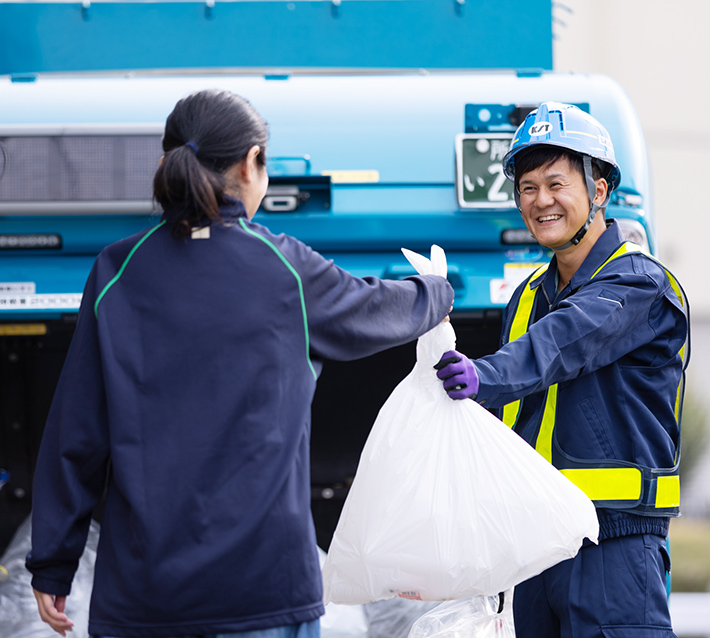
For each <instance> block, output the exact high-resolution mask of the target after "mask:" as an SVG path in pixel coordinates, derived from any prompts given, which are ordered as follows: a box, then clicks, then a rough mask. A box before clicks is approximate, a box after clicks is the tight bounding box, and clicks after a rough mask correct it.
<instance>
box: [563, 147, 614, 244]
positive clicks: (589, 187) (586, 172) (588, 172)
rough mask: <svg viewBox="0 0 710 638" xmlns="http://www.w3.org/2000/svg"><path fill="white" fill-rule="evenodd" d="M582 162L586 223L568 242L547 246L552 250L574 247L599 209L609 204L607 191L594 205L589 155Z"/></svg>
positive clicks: (594, 193)
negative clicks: (598, 202)
mask: <svg viewBox="0 0 710 638" xmlns="http://www.w3.org/2000/svg"><path fill="white" fill-rule="evenodd" d="M582 161H583V163H584V181H585V182H586V183H587V192H588V193H589V202H590V206H589V215H588V216H587V221H586V222H584V226H582V228H580V229H579V230H578V231H577V232H576V233H575V235H574V237H572V239H570V240H569V241H568V242H565V243H564V244H562V245H561V246H549V248H552V250H565V248H569V247H570V246H576V245H577V244H578V243H579V242H580V241H582V238H583V237H584V236H585V235H586V234H587V231H588V230H589V225H590V224H591V223H592V222H593V221H594V217H595V216H596V214H597V211H598V210H599V209H600V208H604V207H605V206H606V205H607V204H608V203H609V198H610V197H611V192H610V191H609V189H607V193H606V198H605V199H604V202H603V203H602V204H595V203H594V198H595V197H596V196H597V185H596V184H595V182H594V177H593V173H592V158H591V157H589V155H582Z"/></svg>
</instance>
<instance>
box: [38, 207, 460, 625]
mask: <svg viewBox="0 0 710 638" xmlns="http://www.w3.org/2000/svg"><path fill="white" fill-rule="evenodd" d="M221 213H222V216H223V218H224V219H225V221H226V225H224V226H222V225H212V226H211V227H209V238H198V237H199V233H198V235H197V236H194V237H193V238H186V239H184V240H176V239H174V238H173V237H172V236H171V232H170V228H169V224H168V223H164V222H165V219H164V220H163V223H161V224H160V225H158V226H157V227H155V228H153V229H151V230H149V231H147V232H144V233H141V234H139V235H136V236H133V237H129V238H127V239H125V240H122V241H119V242H117V243H115V244H113V245H111V246H109V247H107V248H106V249H105V250H104V251H103V252H102V253H101V254H100V255H99V256H98V258H97V260H96V262H95V265H94V267H93V269H92V271H91V274H90V276H89V278H88V281H87V284H86V288H85V292H84V296H83V299H82V305H81V309H80V312H79V318H78V322H77V326H76V332H75V335H74V338H73V341H72V344H71V347H70V349H69V352H68V355H67V359H66V363H65V366H64V369H63V371H62V375H61V378H60V380H59V384H58V387H57V390H56V394H55V398H54V401H53V404H52V407H51V411H50V414H49V418H48V421H47V424H46V428H45V433H44V438H43V441H42V445H41V450H40V454H39V458H38V463H37V469H36V473H35V486H34V495H33V530H32V550H31V552H30V554H29V555H28V559H27V566H28V568H29V569H30V571H31V572H32V573H33V581H32V583H33V587H34V588H36V589H38V590H39V591H43V592H47V593H51V594H56V595H65V594H67V593H68V592H69V591H70V585H71V581H72V577H73V574H74V571H75V569H76V567H77V563H78V560H79V557H80V555H81V553H82V550H83V547H84V543H85V539H86V534H87V530H88V526H89V522H90V515H91V512H92V509H93V508H94V506H95V505H96V503H97V501H98V500H99V499H100V497H101V495H102V492H103V490H104V486H105V485H107V486H108V488H107V489H108V493H107V501H106V507H105V513H104V515H103V520H102V530H101V537H100V543H99V548H98V554H97V561H96V570H95V583H94V590H93V595H92V600H91V609H90V623H89V629H90V633H92V634H103V635H111V636H168V635H187V634H211V633H220V632H237V631H247V630H251V629H258V628H267V627H273V626H280V625H285V624H290V623H297V622H305V621H309V620H313V619H315V618H317V617H318V616H319V615H321V614H322V613H323V605H322V600H321V599H322V592H321V576H320V569H319V562H318V556H317V550H316V541H315V533H314V528H313V523H312V517H311V513H310V482H309V437H310V405H311V400H312V398H313V393H314V391H315V384H316V377H317V374H318V372H319V370H320V366H321V360H322V359H325V358H328V359H336V360H351V359H356V358H359V357H364V356H367V355H370V354H372V353H375V352H377V351H380V350H383V349H386V348H389V347H392V346H396V345H400V344H402V343H406V342H408V341H411V340H413V339H415V338H417V337H418V336H420V335H421V334H423V333H424V332H426V331H428V330H429V329H431V328H432V327H433V326H435V325H436V324H437V323H439V322H440V321H441V320H442V319H443V318H444V317H445V315H446V314H447V312H448V310H449V308H450V306H451V303H452V300H453V291H452V289H451V287H450V286H449V284H448V282H446V280H445V279H444V278H442V277H436V276H421V277H413V278H411V279H409V280H405V281H401V282H397V281H383V280H380V279H376V278H357V277H353V276H351V275H350V274H348V273H347V272H345V271H343V270H341V269H340V268H338V267H337V266H335V265H334V264H333V263H332V262H331V261H328V260H326V259H324V258H323V257H322V256H321V255H319V254H318V253H316V252H314V251H313V250H311V249H310V248H308V247H307V246H305V245H304V244H302V243H301V242H299V241H297V240H295V239H293V238H291V237H288V236H285V235H279V236H275V235H273V234H271V233H270V232H269V231H268V230H267V229H266V228H264V227H261V226H259V225H257V224H254V223H251V222H249V221H248V220H247V218H246V216H245V213H244V208H243V206H242V205H241V202H236V203H235V204H234V205H233V206H230V207H223V209H222V210H221ZM336 421H337V420H336ZM334 427H336V426H334ZM107 477H108V478H107Z"/></svg>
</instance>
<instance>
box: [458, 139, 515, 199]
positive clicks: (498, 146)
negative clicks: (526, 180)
mask: <svg viewBox="0 0 710 638" xmlns="http://www.w3.org/2000/svg"><path fill="white" fill-rule="evenodd" d="M511 138H512V134H510V133H462V134H461V135H457V136H456V196H457V199H458V203H459V206H460V207H461V208H514V207H515V198H514V197H513V182H511V181H510V180H509V179H507V178H506V176H505V175H504V174H503V164H502V163H501V162H502V160H503V157H504V156H505V154H506V153H507V152H508V147H509V146H510V140H511Z"/></svg>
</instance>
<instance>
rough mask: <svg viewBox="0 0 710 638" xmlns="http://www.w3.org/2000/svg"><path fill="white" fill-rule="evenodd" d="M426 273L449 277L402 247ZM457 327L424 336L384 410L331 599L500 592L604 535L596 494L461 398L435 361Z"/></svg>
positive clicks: (370, 442) (335, 560)
mask: <svg viewBox="0 0 710 638" xmlns="http://www.w3.org/2000/svg"><path fill="white" fill-rule="evenodd" d="M403 252H404V253H405V255H406V257H407V259H409V261H410V263H412V265H413V266H414V267H415V268H416V269H417V271H418V272H419V273H421V274H438V275H441V276H446V256H445V254H444V251H443V250H442V249H441V248H439V247H438V246H432V250H431V261H430V260H429V259H427V258H426V257H423V256H421V255H418V254H416V253H412V252H410V251H407V250H403ZM455 345H456V337H455V333H454V329H453V327H452V326H451V324H450V323H448V322H447V323H441V324H439V325H438V326H436V327H435V328H434V329H432V330H431V331H429V332H428V333H426V334H425V335H423V336H422V337H420V338H419V341H418V342H417V363H416V365H415V366H414V369H413V370H412V371H411V372H410V373H409V375H408V376H407V377H406V378H405V379H404V380H403V381H402V382H401V383H400V384H399V385H398V386H397V387H396V388H395V390H394V391H393V392H392V394H391V395H390V397H389V398H388V399H387V401H386V402H385V404H384V405H383V406H382V409H381V410H380V412H379V414H378V416H377V419H376V420H375V423H374V425H373V427H372V431H371V432H370V435H369V437H368V439H367V442H366V444H365V447H364V449H363V451H362V455H361V457H360V462H359V465H358V469H357V472H356V476H355V479H354V481H353V484H352V487H351V488H350V492H349V494H348V497H347V499H346V501H345V505H344V507H343V511H342V514H341V516H340V520H339V521H338V525H337V529H336V530H335V534H334V536H333V540H332V543H331V545H330V549H329V552H328V556H327V559H326V561H325V564H324V566H323V582H324V599H325V602H334V603H345V604H362V603H367V602H371V601H376V600H382V599H386V598H392V597H394V596H397V595H403V596H405V597H412V598H419V599H422V600H452V599H461V598H470V597H472V596H493V595H496V594H498V593H499V592H502V591H506V590H508V589H510V588H511V587H513V586H514V585H515V584H517V583H519V582H522V581H523V580H526V579H528V578H530V577H532V576H534V575H536V574H539V573H540V572H542V571H543V570H545V569H547V568H548V567H551V566H552V565H554V564H556V563H558V562H560V561H562V560H565V559H567V558H571V557H573V556H574V555H575V554H576V553H577V551H578V550H579V547H580V546H581V543H582V540H583V539H584V538H585V537H587V538H589V539H590V540H592V541H594V542H596V539H597V534H598V522H597V516H596V512H595V509H594V505H593V504H592V502H591V501H590V500H589V499H588V498H587V496H586V495H585V494H584V493H583V492H582V491H581V490H579V489H578V488H577V487H576V486H575V485H573V484H572V483H571V482H570V481H569V480H567V479H566V478H565V477H564V476H563V475H562V474H561V473H560V472H558V471H557V470H556V469H555V468H554V467H553V466H552V465H550V464H549V463H548V462H547V461H546V460H545V459H543V458H542V456H540V455H539V454H538V453H537V452H536V451H535V450H534V449H533V448H532V447H530V446H529V445H528V444H527V443H526V442H525V441H523V440H522V439H521V438H520V437H519V436H518V435H517V434H515V433H514V432H513V431H512V430H510V429H509V428H508V427H507V426H506V425H505V424H504V423H503V422H501V421H499V420H498V419H497V418H496V417H494V416H493V415H492V414H490V413H489V412H488V411H487V410H486V409H485V408H483V407H481V406H480V405H478V404H477V403H476V402H475V401H472V400H469V399H466V400H462V401H454V400H452V399H450V398H449V397H448V396H447V394H446V392H445V391H444V388H443V385H442V383H441V381H440V380H439V379H437V377H436V370H434V365H435V364H436V363H437V362H438V361H439V359H440V358H441V355H442V354H443V353H444V352H446V351H447V350H453V349H454V348H455Z"/></svg>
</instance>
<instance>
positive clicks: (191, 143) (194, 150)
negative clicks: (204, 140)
mask: <svg viewBox="0 0 710 638" xmlns="http://www.w3.org/2000/svg"><path fill="white" fill-rule="evenodd" d="M185 146H189V147H190V148H191V149H192V151H193V153H195V155H197V151H198V150H199V149H198V147H197V144H195V143H194V142H187V143H186V144H185Z"/></svg>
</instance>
